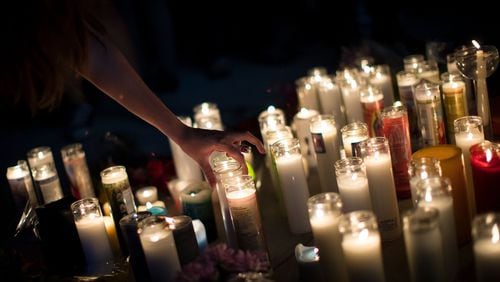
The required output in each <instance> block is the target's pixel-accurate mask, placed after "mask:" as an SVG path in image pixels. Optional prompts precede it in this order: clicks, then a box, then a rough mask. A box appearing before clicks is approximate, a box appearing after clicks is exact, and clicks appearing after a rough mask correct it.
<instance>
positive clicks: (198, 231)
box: [193, 219, 208, 252]
mask: <svg viewBox="0 0 500 282" xmlns="http://www.w3.org/2000/svg"><path fill="white" fill-rule="evenodd" d="M193 229H194V234H195V235H196V241H197V242H198V247H199V248H200V252H203V251H204V250H205V248H206V247H207V244H208V243H207V231H206V229H205V225H203V222H201V220H199V219H193Z"/></svg>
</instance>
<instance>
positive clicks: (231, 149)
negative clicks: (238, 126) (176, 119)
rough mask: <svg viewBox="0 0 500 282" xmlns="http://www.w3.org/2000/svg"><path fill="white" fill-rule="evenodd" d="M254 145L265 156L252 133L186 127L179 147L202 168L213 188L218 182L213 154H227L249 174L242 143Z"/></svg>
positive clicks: (261, 146)
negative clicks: (242, 151)
mask: <svg viewBox="0 0 500 282" xmlns="http://www.w3.org/2000/svg"><path fill="white" fill-rule="evenodd" d="M243 141H246V142H248V143H250V144H253V145H254V146H255V147H256V148H257V150H258V151H259V152H260V153H262V154H264V153H265V150H264V145H263V144H262V142H261V141H260V140H259V139H258V138H257V137H255V136H254V135H252V134H251V133H250V132H248V131H247V132H229V131H218V130H207V129H199V128H192V127H186V129H185V132H184V134H183V138H182V139H181V141H180V142H179V146H180V147H181V148H182V150H184V152H186V154H188V155H189V156H190V157H191V158H193V159H194V160H195V161H196V162H197V163H198V164H199V165H200V167H201V169H202V171H203V173H204V174H205V176H206V178H207V180H208V182H209V183H210V185H211V186H212V187H213V186H214V185H215V183H216V182H217V179H216V177H215V174H214V173H213V171H212V167H211V166H210V155H211V154H212V153H213V152H225V153H226V154H227V155H228V156H229V157H232V158H233V159H235V160H236V161H238V162H239V163H241V164H242V168H243V173H244V174H246V173H248V171H247V166H246V164H245V158H244V156H243V154H242V153H241V142H243Z"/></svg>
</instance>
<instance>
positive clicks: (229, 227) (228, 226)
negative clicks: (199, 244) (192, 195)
mask: <svg viewBox="0 0 500 282" xmlns="http://www.w3.org/2000/svg"><path fill="white" fill-rule="evenodd" d="M241 174H242V171H241V169H237V170H232V171H225V172H223V173H220V174H218V175H217V178H218V180H217V187H216V190H217V195H218V196H219V203H220V210H221V214H222V221H223V224H224V231H225V234H226V240H227V244H228V245H229V246H230V247H233V248H235V247H237V246H238V241H237V239H236V230H235V229H234V224H233V219H232V217H231V211H230V209H229V204H228V202H227V197H226V189H225V188H224V184H223V183H222V180H223V179H225V178H228V177H232V176H236V175H241Z"/></svg>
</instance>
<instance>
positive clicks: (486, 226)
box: [472, 213, 500, 282]
mask: <svg viewBox="0 0 500 282" xmlns="http://www.w3.org/2000/svg"><path fill="white" fill-rule="evenodd" d="M499 228H500V214H498V213H486V214H482V215H480V216H477V217H476V218H474V221H473V223H472V234H473V236H474V258H475V261H476V278H477V281H478V282H489V281H500V268H499V267H498V262H499V261H500V232H499Z"/></svg>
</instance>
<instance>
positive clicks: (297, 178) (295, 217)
mask: <svg viewBox="0 0 500 282" xmlns="http://www.w3.org/2000/svg"><path fill="white" fill-rule="evenodd" d="M271 150H272V153H273V158H274V160H275V163H276V168H277V170H278V175H279V178H280V183H281V187H282V189H283V200H284V202H285V207H286V211H287V215H288V224H289V227H290V230H291V231H292V233H294V234H302V233H307V232H310V231H311V225H310V224H309V216H308V212H307V199H308V198H309V189H308V185H307V179H306V174H305V172H304V166H303V164H302V155H301V153H300V143H299V140H298V139H296V138H291V139H282V140H280V141H278V142H276V143H274V144H273V145H272V146H271Z"/></svg>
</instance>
